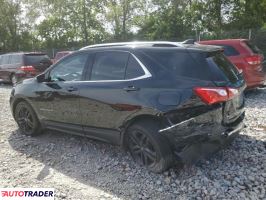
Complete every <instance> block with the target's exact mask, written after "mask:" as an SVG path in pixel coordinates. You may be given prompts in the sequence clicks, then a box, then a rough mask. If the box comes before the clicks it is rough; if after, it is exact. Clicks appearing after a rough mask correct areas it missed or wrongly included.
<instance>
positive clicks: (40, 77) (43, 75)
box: [36, 73, 47, 83]
mask: <svg viewBox="0 0 266 200" xmlns="http://www.w3.org/2000/svg"><path fill="white" fill-rule="evenodd" d="M36 78H37V82H38V83H42V82H45V81H47V80H46V75H45V73H43V74H40V75H38V76H37V77H36Z"/></svg>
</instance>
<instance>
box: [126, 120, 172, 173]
mask: <svg viewBox="0 0 266 200" xmlns="http://www.w3.org/2000/svg"><path fill="white" fill-rule="evenodd" d="M158 130H159V127H158V125H157V124H156V123H155V122H154V121H145V122H139V123H136V124H134V125H132V126H131V127H129V129H128V130H127V133H126V134H127V135H126V143H127V147H128V150H129V152H130V154H131V156H132V157H133V159H134V160H135V161H136V162H137V163H138V164H140V165H142V166H145V167H146V168H148V169H149V170H150V171H152V172H155V173H160V172H163V171H165V170H166V169H168V168H169V167H171V166H172V164H173V153H172V151H171V149H170V148H169V144H168V142H167V141H166V139H165V138H164V137H163V136H161V135H160V134H159V133H158Z"/></svg>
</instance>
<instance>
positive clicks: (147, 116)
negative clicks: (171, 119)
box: [120, 114, 165, 148]
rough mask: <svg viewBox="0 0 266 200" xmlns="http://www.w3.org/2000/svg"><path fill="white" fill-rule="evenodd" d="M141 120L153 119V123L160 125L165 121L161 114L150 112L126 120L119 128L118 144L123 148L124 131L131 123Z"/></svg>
mask: <svg viewBox="0 0 266 200" xmlns="http://www.w3.org/2000/svg"><path fill="white" fill-rule="evenodd" d="M140 121H141V122H143V121H153V122H154V123H159V124H160V126H161V125H163V123H164V122H165V121H164V118H163V117H162V116H157V115H151V114H142V115H138V116H135V117H134V118H132V119H130V120H128V121H126V122H125V123H124V125H123V126H122V128H121V130H122V131H121V138H120V144H121V146H122V147H123V148H125V147H126V146H125V135H126V132H127V129H128V128H129V127H130V126H132V125H133V124H135V123H138V122H140Z"/></svg>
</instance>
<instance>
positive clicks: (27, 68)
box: [19, 66, 35, 72]
mask: <svg viewBox="0 0 266 200" xmlns="http://www.w3.org/2000/svg"><path fill="white" fill-rule="evenodd" d="M19 69H20V70H21V71H23V72H35V68H34V67H33V66H22V67H20V68H19Z"/></svg>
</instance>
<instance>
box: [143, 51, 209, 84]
mask: <svg viewBox="0 0 266 200" xmlns="http://www.w3.org/2000/svg"><path fill="white" fill-rule="evenodd" d="M145 53H146V55H148V56H150V57H151V58H152V59H154V60H155V61H157V63H159V64H161V65H162V66H163V67H165V68H166V69H168V70H169V71H170V73H173V74H175V75H176V76H185V77H189V78H193V79H201V80H210V78H211V75H210V72H209V71H208V67H207V66H206V65H200V64H199V63H197V59H193V57H191V55H190V54H189V53H186V52H179V51H175V50H174V51H173V50H172V51H170V50H169V51H168V50H164V51H162V50H159V51H155V50H146V51H145Z"/></svg>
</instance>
